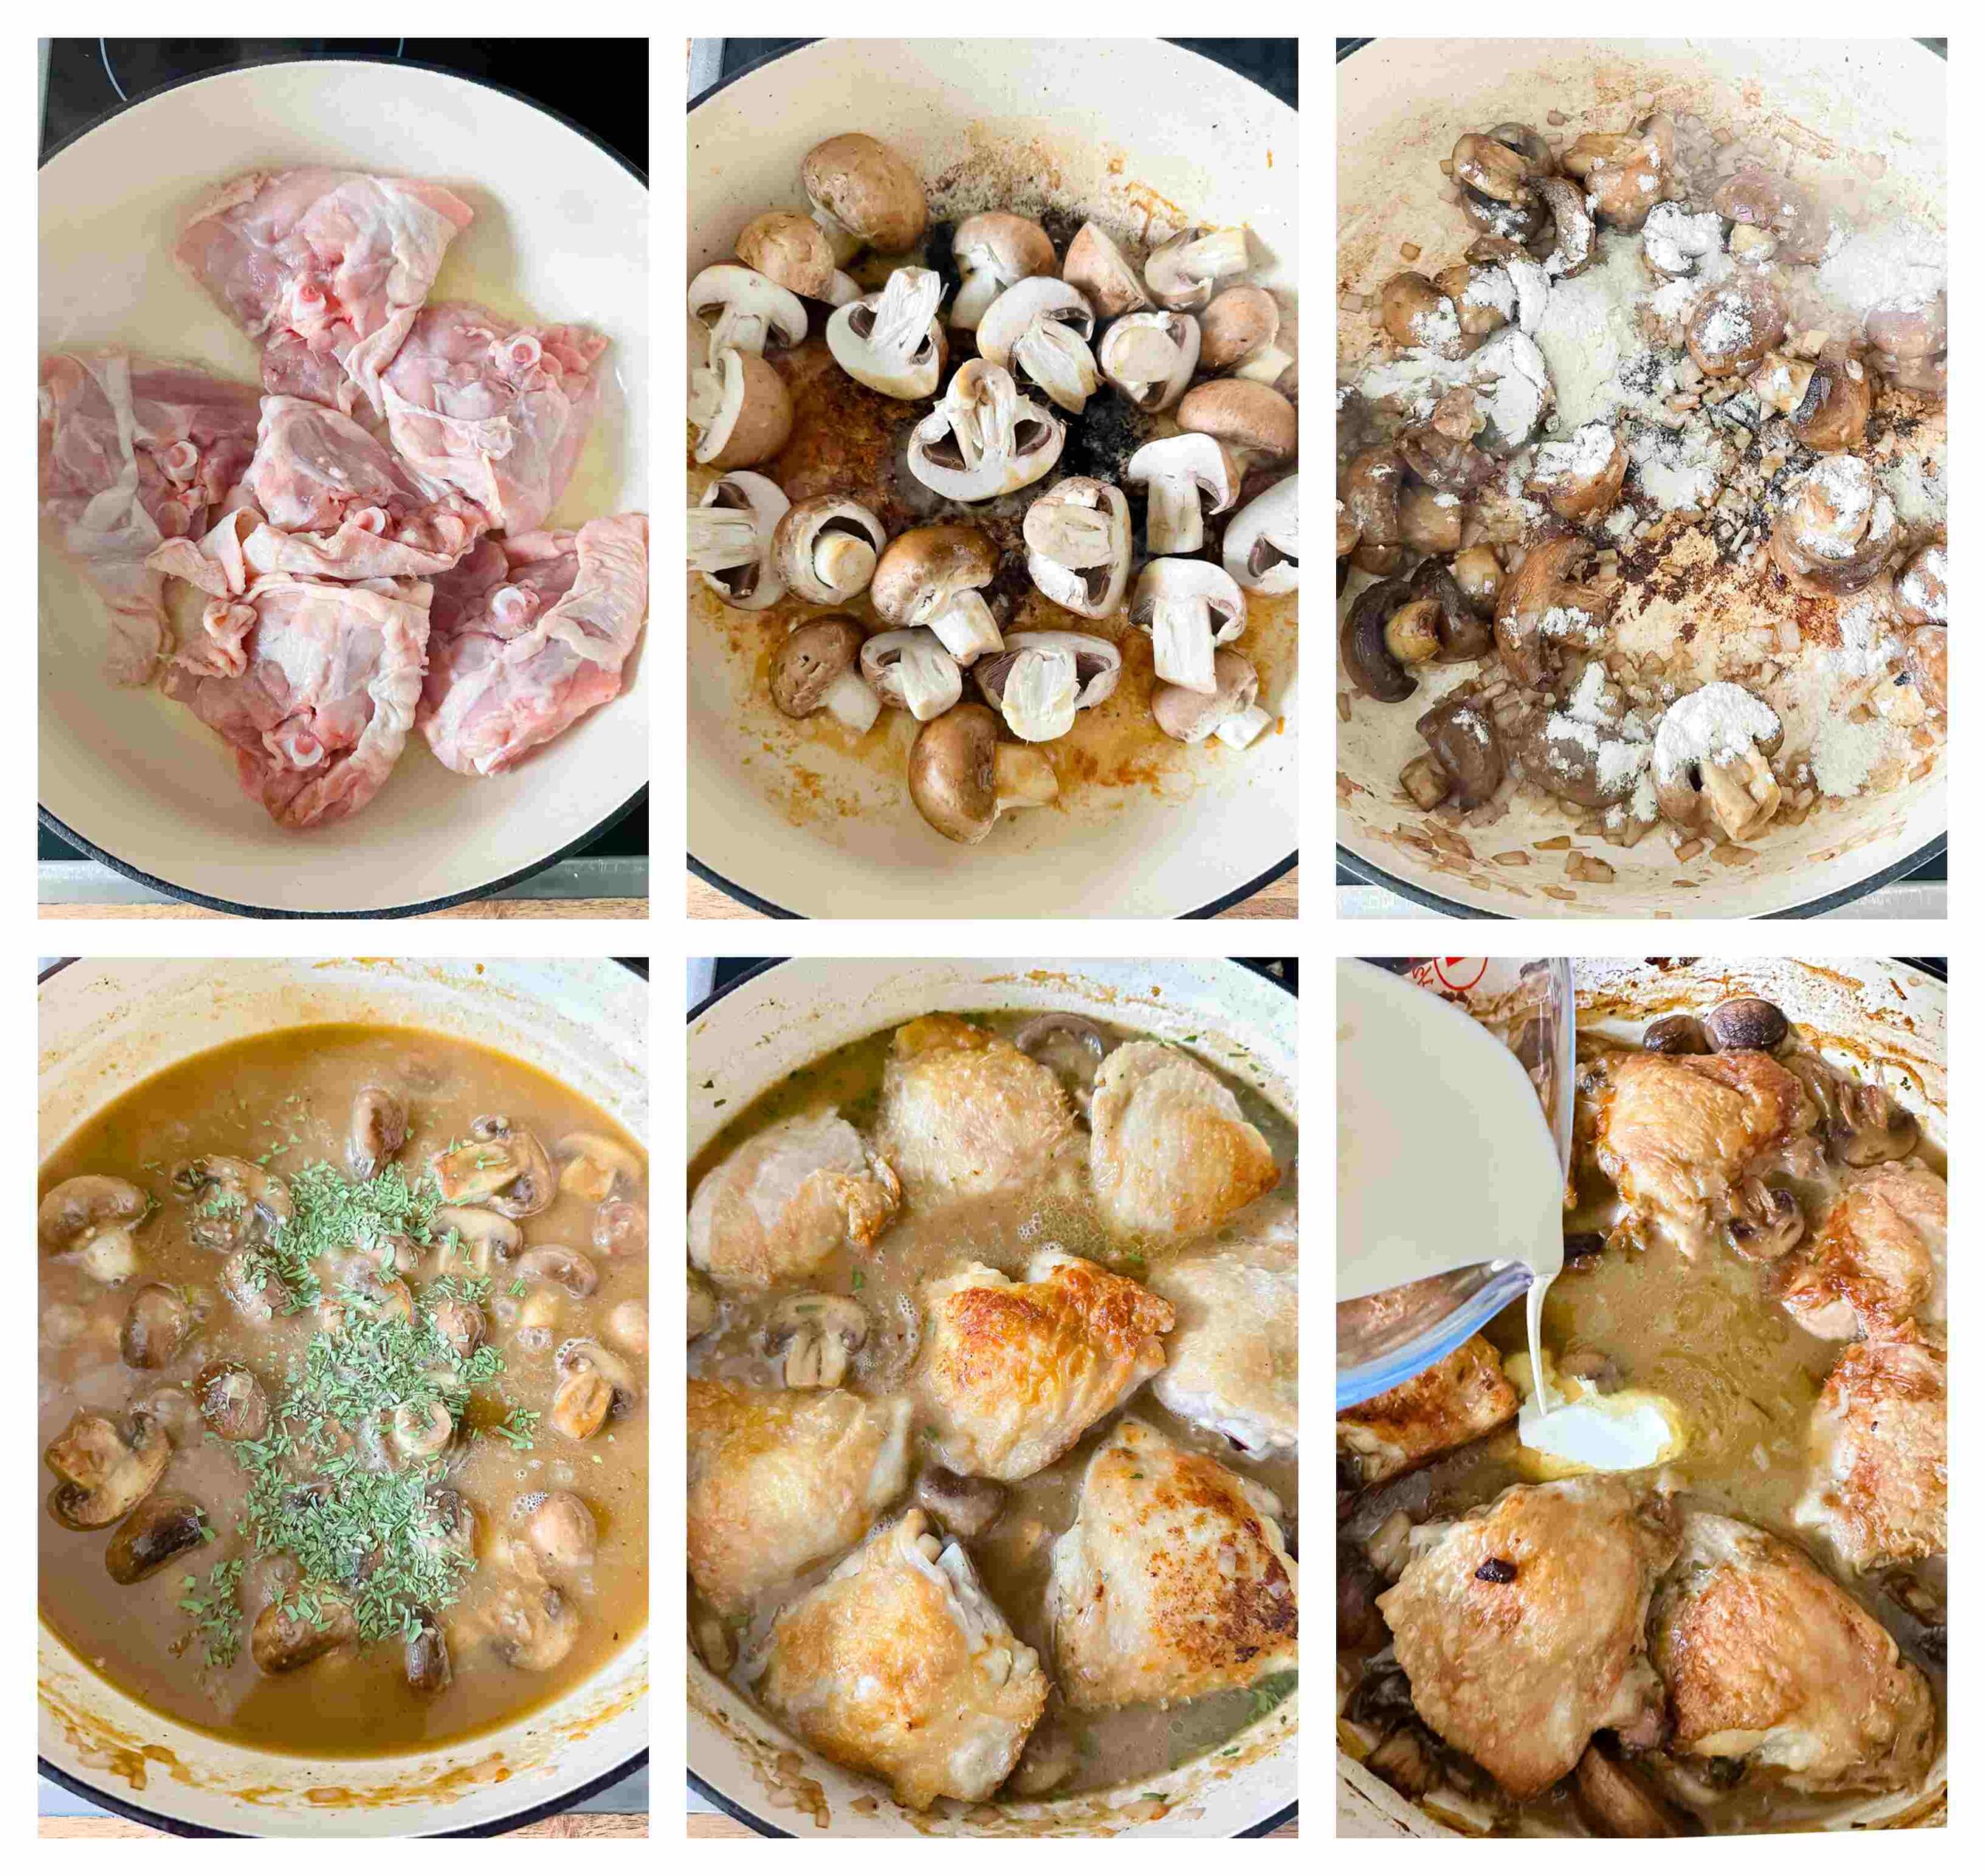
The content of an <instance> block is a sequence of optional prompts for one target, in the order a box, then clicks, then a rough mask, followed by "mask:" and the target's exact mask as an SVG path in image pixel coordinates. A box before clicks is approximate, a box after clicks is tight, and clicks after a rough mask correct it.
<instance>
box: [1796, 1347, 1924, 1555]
mask: <svg viewBox="0 0 1985 1876" xmlns="http://www.w3.org/2000/svg"><path fill="white" fill-rule="evenodd" d="M1944 1374H1945V1351H1944V1346H1943V1343H1942V1341H1941V1340H1936V1339H1935V1338H1934V1337H1933V1336H1931V1335H1930V1334H1929V1333H1927V1332H1925V1331H1924V1330H1921V1329H1899V1330H1897V1331H1896V1332H1895V1333H1894V1334H1892V1335H1887V1336H1883V1338H1882V1339H1881V1340H1878V1341H1872V1342H1856V1343H1852V1344H1850V1345H1849V1347H1847V1348H1845V1350H1842V1354H1841V1357H1840V1360H1838V1362H1837V1363H1835V1365H1834V1371H1833V1372H1832V1373H1831V1374H1829V1375H1828V1377H1827V1380H1826V1385H1825V1386H1824V1388H1821V1390H1820V1398H1819V1400H1818V1403H1817V1404H1816V1405H1815V1406H1814V1409H1813V1471H1812V1476H1811V1479H1810V1481H1808V1483H1807V1488H1806V1495H1805V1496H1804V1498H1802V1499H1801V1500H1800V1502H1799V1505H1798V1507H1797V1510H1796V1511H1795V1512H1793V1516H1794V1517H1796V1518H1797V1520H1798V1521H1799V1523H1800V1524H1802V1525H1804V1526H1806V1528H1807V1529H1809V1530H1813V1531H1817V1532H1818V1533H1820V1534H1821V1536H1824V1538H1825V1539H1826V1540H1827V1541H1828V1543H1831V1545H1832V1546H1833V1547H1834V1550H1835V1553H1836V1554H1838V1557H1840V1559H1841V1560H1842V1562H1843V1563H1845V1564H1846V1565H1847V1566H1848V1567H1849V1568H1850V1569H1853V1570H1860V1571H1866V1570H1875V1569H1880V1568H1884V1567H1887V1566H1888V1565H1890V1564H1906V1563H1911V1562H1914V1560H1916V1559H1917V1558H1918V1557H1936V1556H1939V1555H1941V1554H1942V1553H1943V1552H1944V1551H1945V1550H1947V1549H1949V1544H1950V1533H1949V1486H1948V1464H1949V1461H1948V1454H1949V1433H1948V1429H1947V1427H1946V1425H1945V1419H1946V1404H1947V1398H1948V1397H1947V1395H1946V1391H1945V1385H1944Z"/></svg>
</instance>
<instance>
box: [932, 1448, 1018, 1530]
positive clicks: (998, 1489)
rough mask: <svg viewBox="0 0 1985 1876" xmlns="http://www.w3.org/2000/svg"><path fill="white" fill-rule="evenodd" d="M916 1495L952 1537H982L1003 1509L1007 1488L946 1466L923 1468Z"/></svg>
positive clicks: (992, 1480) (997, 1520)
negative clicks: (967, 1475)
mask: <svg viewBox="0 0 1985 1876" xmlns="http://www.w3.org/2000/svg"><path fill="white" fill-rule="evenodd" d="M915 1495H916V1499H917V1503H918V1504H920V1505H922V1506H923V1509H925V1510H926V1511H927V1512H930V1515H931V1516H932V1517H934V1518H935V1519H937V1522H938V1523H940V1524H941V1525H942V1526H944V1529H945V1530H946V1531H947V1532H948V1533H949V1534H950V1535H951V1536H954V1537H982V1536H985V1535H986V1533H987V1532H988V1531H989V1530H990V1529H992V1528H993V1526H994V1525H996V1524H997V1523H999V1518H1000V1514H1001V1513H1002V1512H1004V1511H1005V1510H1006V1487H1005V1486H1003V1485H1001V1484H1000V1483H999V1481H998V1480H996V1479H990V1478H967V1477H966V1476H965V1474H962V1473H958V1472H954V1471H952V1470H951V1467H948V1466H937V1465H929V1466H926V1467H923V1470H922V1471H920V1472H919V1473H918V1474H917V1490H916V1494H915Z"/></svg>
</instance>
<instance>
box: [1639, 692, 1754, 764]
mask: <svg viewBox="0 0 1985 1876" xmlns="http://www.w3.org/2000/svg"><path fill="white" fill-rule="evenodd" d="M1778 733H1779V721H1778V712H1776V710H1774V709H1773V708H1772V707H1771V705H1769V704H1768V703H1766V702H1763V701H1762V700H1761V699H1760V698H1755V697H1753V696H1752V695H1751V693H1750V692H1749V691H1747V690H1745V689H1744V688H1742V685H1735V684H1706V685H1704V686H1703V688H1701V689H1700V690H1699V691H1690V693H1689V694H1688V695H1687V696H1686V697H1678V698H1676V699H1675V701H1674V702H1673V703H1672V704H1670V705H1669V706H1668V709H1667V711H1666V713H1665V714H1664V715H1663V716H1662V719H1661V727H1660V728H1659V729H1657V730H1656V731H1655V735H1654V772H1655V776H1656V777H1657V778H1659V780H1660V781H1663V782H1670V781H1679V780H1680V779H1681V778H1682V777H1683V774H1684V773H1686V771H1688V770H1689V769H1690V768H1691V767H1694V766H1695V765H1696V764H1698V763H1703V762H1728V761H1730V760H1734V759H1735V757H1738V756H1741V755H1742V754H1744V753H1745V750H1748V749H1749V748H1750V747H1752V745H1753V744H1754V743H1764V742H1769V740H1771V738H1772V737H1773V736H1776V735H1777V734H1778Z"/></svg>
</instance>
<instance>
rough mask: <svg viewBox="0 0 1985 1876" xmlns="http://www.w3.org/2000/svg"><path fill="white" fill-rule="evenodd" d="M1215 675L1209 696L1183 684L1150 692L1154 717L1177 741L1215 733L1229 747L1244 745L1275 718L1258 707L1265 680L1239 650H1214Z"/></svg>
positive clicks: (1195, 740)
mask: <svg viewBox="0 0 1985 1876" xmlns="http://www.w3.org/2000/svg"><path fill="white" fill-rule="evenodd" d="M1260 690H1261V679H1260V678H1259V677H1258V675H1257V674H1256V672H1255V667H1254V666H1253V665H1251V664H1249V663H1248V660H1246V659H1245V658H1244V657H1241V654H1240V653H1238V651H1217V652H1215V653H1213V694H1212V695H1210V696H1208V695H1206V693H1204V692H1203V691H1189V690H1186V688H1184V687H1183V686H1182V685H1176V684H1162V685H1159V686H1158V688H1156V689H1155V691H1152V692H1151V720H1152V721H1153V722H1155V723H1156V724H1157V725H1158V728H1159V729H1161V730H1162V731H1163V732H1164V733H1165V735H1166V736H1169V737H1171V739H1172V741H1173V742H1175V743H1203V742H1204V741H1205V740H1207V737H1208V736H1217V737H1218V738H1219V739H1220V741H1221V742H1223V743H1225V744H1226V745H1227V747H1228V748H1230V749H1245V748H1247V747H1248V746H1249V744H1251V743H1253V742H1254V740H1255V738H1256V737H1257V736H1259V735H1260V734H1261V733H1262V731H1263V730H1264V729H1267V728H1268V726H1269V724H1270V723H1272V722H1274V720H1275V719H1274V718H1273V717H1272V716H1270V715H1269V713H1268V712H1267V711H1265V710H1263V709H1258V707H1257V706H1256V705H1255V698H1256V697H1257V696H1258V695H1259V694H1260Z"/></svg>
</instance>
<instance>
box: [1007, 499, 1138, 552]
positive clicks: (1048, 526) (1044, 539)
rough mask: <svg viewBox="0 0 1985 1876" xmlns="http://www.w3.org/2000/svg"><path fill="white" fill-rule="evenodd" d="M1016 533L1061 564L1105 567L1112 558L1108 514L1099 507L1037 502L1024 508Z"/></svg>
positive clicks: (1114, 548) (1113, 542) (1033, 548)
mask: <svg viewBox="0 0 1985 1876" xmlns="http://www.w3.org/2000/svg"><path fill="white" fill-rule="evenodd" d="M1020 534H1021V537H1022V538H1023V539H1024V540H1025V541H1026V543H1027V546H1028V547H1030V549H1032V550H1033V551H1034V553H1044V554H1046V555H1047V557H1048V558H1049V559H1050V560H1055V561H1058V562H1059V563H1060V564H1062V566H1064V567H1078V568H1079V567H1106V566H1108V565H1109V564H1110V561H1111V560H1113V559H1114V558H1115V557H1116V551H1117V549H1116V542H1115V540H1114V539H1113V534H1112V530H1111V528H1110V516H1109V514H1108V512H1106V510H1104V509H1096V508H1079V507H1077V506H1076V505H1075V504H1074V503H1073V502H1045V501H1043V502H1035V503H1034V505H1033V506H1032V507H1031V508H1030V509H1028V510H1027V519H1026V520H1025V521H1024V522H1022V523H1021V525H1020Z"/></svg>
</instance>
